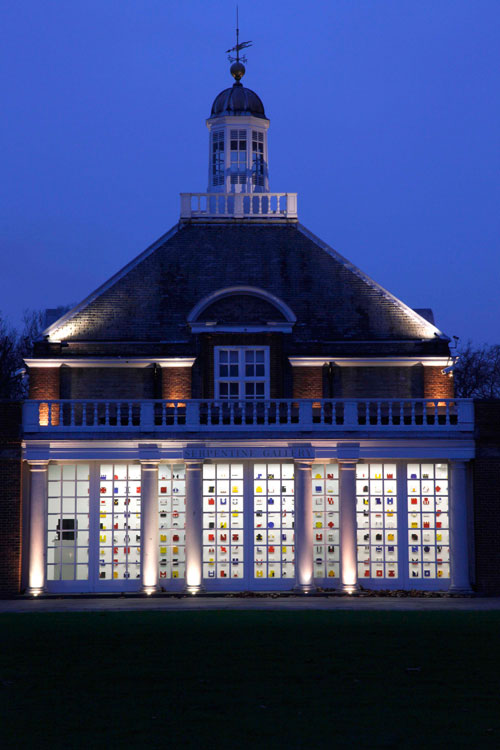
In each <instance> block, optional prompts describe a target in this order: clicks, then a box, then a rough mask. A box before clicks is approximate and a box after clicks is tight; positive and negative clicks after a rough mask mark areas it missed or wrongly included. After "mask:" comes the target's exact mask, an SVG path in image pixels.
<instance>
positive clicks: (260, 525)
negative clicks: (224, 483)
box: [253, 463, 295, 579]
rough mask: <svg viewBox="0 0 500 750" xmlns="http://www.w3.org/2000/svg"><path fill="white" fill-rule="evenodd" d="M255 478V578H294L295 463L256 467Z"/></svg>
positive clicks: (257, 465) (258, 465) (256, 465)
mask: <svg viewBox="0 0 500 750" xmlns="http://www.w3.org/2000/svg"><path fill="white" fill-rule="evenodd" d="M253 476H254V520H253V534H254V577H255V578H256V579H257V578H258V579H261V578H262V579H264V578H266V579H268V578H288V579H293V577H294V575H295V537H294V511H295V503H294V494H293V493H294V481H293V464H286V463H282V464H255V465H254V475H253Z"/></svg>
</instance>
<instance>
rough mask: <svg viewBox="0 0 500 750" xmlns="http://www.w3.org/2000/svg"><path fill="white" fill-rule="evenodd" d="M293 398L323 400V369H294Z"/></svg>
mask: <svg viewBox="0 0 500 750" xmlns="http://www.w3.org/2000/svg"><path fill="white" fill-rule="evenodd" d="M292 371H293V397H294V398H323V368H322V367H294V368H292Z"/></svg>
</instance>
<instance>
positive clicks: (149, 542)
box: [141, 461, 159, 594]
mask: <svg viewBox="0 0 500 750" xmlns="http://www.w3.org/2000/svg"><path fill="white" fill-rule="evenodd" d="M141 527H142V531H141V561H142V566H141V567H142V590H143V591H144V593H146V594H152V593H153V592H154V591H157V590H158V552H159V548H158V462H157V461H141Z"/></svg>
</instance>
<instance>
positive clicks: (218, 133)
mask: <svg viewBox="0 0 500 750" xmlns="http://www.w3.org/2000/svg"><path fill="white" fill-rule="evenodd" d="M223 184H224V131H223V130H215V131H214V132H213V133H212V185H214V186H217V185H223Z"/></svg>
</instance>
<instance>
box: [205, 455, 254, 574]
mask: <svg viewBox="0 0 500 750" xmlns="http://www.w3.org/2000/svg"><path fill="white" fill-rule="evenodd" d="M243 533H244V529H243V465H242V464H204V465H203V577H204V578H208V579H211V578H213V579H215V578H217V579H222V578H226V579H227V578H238V579H242V578H243V575H244V556H243V549H244V538H243Z"/></svg>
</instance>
